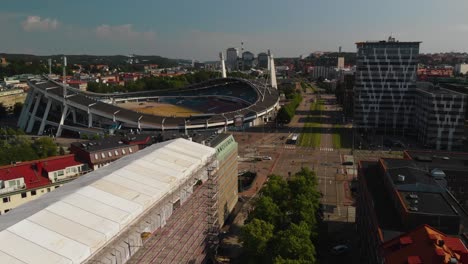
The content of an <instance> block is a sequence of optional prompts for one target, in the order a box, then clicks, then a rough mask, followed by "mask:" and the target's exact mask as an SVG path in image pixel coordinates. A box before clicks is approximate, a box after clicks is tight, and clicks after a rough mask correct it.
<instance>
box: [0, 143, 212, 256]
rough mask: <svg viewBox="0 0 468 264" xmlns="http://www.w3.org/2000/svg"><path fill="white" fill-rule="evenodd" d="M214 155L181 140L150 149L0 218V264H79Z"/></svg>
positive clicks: (208, 150) (156, 145)
mask: <svg viewBox="0 0 468 264" xmlns="http://www.w3.org/2000/svg"><path fill="white" fill-rule="evenodd" d="M214 154H215V149H213V148H210V147H207V146H204V145H201V144H198V143H194V142H191V141H188V140H185V139H175V140H171V141H166V142H163V143H159V144H155V145H152V146H150V147H148V148H146V149H143V150H141V151H139V152H137V153H135V154H132V155H129V156H126V157H123V158H121V159H119V160H117V161H115V162H113V163H112V164H111V165H109V166H107V167H104V168H101V169H99V170H97V171H94V172H91V173H89V174H87V175H85V176H82V177H80V178H78V179H77V180H75V181H73V182H70V183H68V184H66V185H64V186H62V187H61V188H59V189H57V190H55V191H53V192H50V193H48V194H45V195H43V196H42V197H40V198H38V199H36V200H34V201H31V202H29V203H26V204H25V205H23V206H20V207H18V208H15V209H14V210H12V211H11V212H9V213H8V214H6V215H2V216H0V263H31V264H32V263H34V264H36V263H48V264H49V263H51V264H52V263H81V262H83V261H85V260H86V259H88V258H89V257H90V256H91V255H92V254H93V253H95V252H96V251H97V250H99V249H100V248H101V247H102V246H103V245H105V244H106V243H107V242H109V241H110V240H111V239H112V238H113V237H115V236H116V235H117V234H118V233H119V232H121V231H122V230H124V229H125V228H126V227H127V226H128V225H130V223H132V221H134V220H135V219H137V218H138V217H139V216H140V215H141V214H142V213H143V212H144V211H145V210H146V209H148V208H150V207H151V206H152V205H154V204H155V203H158V202H159V201H160V200H161V199H162V198H163V197H164V196H165V195H166V194H169V193H171V192H172V191H174V190H176V189H177V188H178V187H179V186H180V185H182V184H183V183H184V182H185V181H186V180H187V179H188V178H189V177H190V176H191V175H192V173H194V172H195V171H197V170H198V169H199V168H201V167H202V166H204V165H205V164H206V162H207V161H208V159H209V158H210V157H211V156H212V155H214Z"/></svg>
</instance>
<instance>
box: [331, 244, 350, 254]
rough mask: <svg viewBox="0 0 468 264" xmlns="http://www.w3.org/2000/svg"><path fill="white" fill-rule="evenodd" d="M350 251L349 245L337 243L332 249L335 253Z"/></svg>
mask: <svg viewBox="0 0 468 264" xmlns="http://www.w3.org/2000/svg"><path fill="white" fill-rule="evenodd" d="M348 251H349V247H348V246H347V245H337V246H334V247H333V248H332V250H331V252H332V254H333V255H337V256H338V255H343V254H345V253H347V252H348Z"/></svg>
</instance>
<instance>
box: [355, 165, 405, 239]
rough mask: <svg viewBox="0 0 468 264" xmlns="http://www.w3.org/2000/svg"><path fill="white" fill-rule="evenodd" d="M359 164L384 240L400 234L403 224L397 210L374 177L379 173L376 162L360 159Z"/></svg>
mask: <svg viewBox="0 0 468 264" xmlns="http://www.w3.org/2000/svg"><path fill="white" fill-rule="evenodd" d="M359 164H360V169H361V170H362V172H363V175H364V178H365V183H366V185H367V189H368V190H369V192H370V194H371V197H372V201H373V204H374V210H375V216H376V218H377V222H378V225H379V228H380V229H381V231H382V235H383V239H384V241H387V240H389V239H391V238H394V237H395V236H398V235H400V234H401V230H403V225H402V223H401V221H400V218H399V217H398V212H397V211H396V210H395V207H394V205H393V203H392V201H391V200H390V197H389V196H388V195H387V194H386V193H385V190H384V186H383V185H382V184H381V181H380V180H379V179H378V177H376V175H378V173H379V168H378V163H377V162H375V161H361V162H360V163H359Z"/></svg>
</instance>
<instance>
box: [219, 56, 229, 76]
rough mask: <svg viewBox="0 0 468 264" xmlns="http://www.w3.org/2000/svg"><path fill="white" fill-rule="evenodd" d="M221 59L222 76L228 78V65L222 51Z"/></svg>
mask: <svg viewBox="0 0 468 264" xmlns="http://www.w3.org/2000/svg"><path fill="white" fill-rule="evenodd" d="M219 59H220V60H221V74H222V76H221V77H222V78H226V77H227V76H226V65H224V56H223V53H222V52H220V53H219Z"/></svg>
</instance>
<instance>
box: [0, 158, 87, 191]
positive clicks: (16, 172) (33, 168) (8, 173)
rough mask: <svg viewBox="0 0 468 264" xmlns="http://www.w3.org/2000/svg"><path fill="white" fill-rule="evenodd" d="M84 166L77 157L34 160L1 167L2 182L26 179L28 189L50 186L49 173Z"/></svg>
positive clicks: (0, 176)
mask: <svg viewBox="0 0 468 264" xmlns="http://www.w3.org/2000/svg"><path fill="white" fill-rule="evenodd" d="M79 164H82V163H80V162H77V161H76V160H75V155H73V154H70V155H64V156H55V157H50V158H46V159H40V160H33V161H26V162H21V163H17V164H16V165H7V166H1V167H0V180H3V181H8V180H12V179H17V178H24V183H25V184H26V188H27V189H32V188H37V187H41V186H45V185H48V184H50V180H49V178H48V177H47V172H51V171H56V170H60V169H65V168H67V167H71V166H74V165H79Z"/></svg>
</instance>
